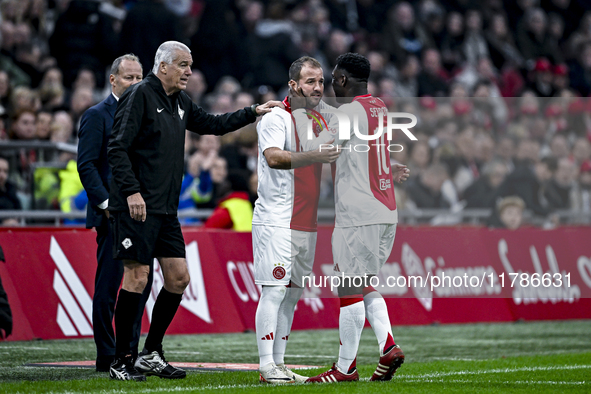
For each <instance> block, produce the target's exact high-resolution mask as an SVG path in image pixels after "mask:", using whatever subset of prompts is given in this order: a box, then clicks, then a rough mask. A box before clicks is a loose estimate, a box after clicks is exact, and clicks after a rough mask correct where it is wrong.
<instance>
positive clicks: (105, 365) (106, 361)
mask: <svg viewBox="0 0 591 394" xmlns="http://www.w3.org/2000/svg"><path fill="white" fill-rule="evenodd" d="M113 361H115V356H98V357H97V358H96V364H95V365H96V371H97V372H109V370H110V369H111V364H113Z"/></svg>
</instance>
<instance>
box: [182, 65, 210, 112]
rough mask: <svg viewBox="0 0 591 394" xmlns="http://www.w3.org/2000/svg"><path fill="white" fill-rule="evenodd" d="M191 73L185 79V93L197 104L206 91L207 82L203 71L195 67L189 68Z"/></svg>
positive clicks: (200, 101)
mask: <svg viewBox="0 0 591 394" xmlns="http://www.w3.org/2000/svg"><path fill="white" fill-rule="evenodd" d="M191 72H192V74H191V75H190V76H189V80H188V81H187V89H185V93H187V94H188V95H189V97H191V100H193V102H194V103H195V104H197V105H202V104H201V103H202V100H203V95H204V94H205V92H206V91H207V82H205V77H204V76H203V73H202V72H201V71H199V70H197V69H196V68H194V69H193V70H191Z"/></svg>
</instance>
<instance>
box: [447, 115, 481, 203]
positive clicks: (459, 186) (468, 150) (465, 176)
mask: <svg viewBox="0 0 591 394" xmlns="http://www.w3.org/2000/svg"><path fill="white" fill-rule="evenodd" d="M474 138H475V137H474V129H473V128H472V126H468V127H466V128H465V129H464V130H463V131H462V132H461V133H460V134H459V135H458V137H457V138H456V147H457V153H458V154H457V156H455V158H454V160H453V161H451V162H449V164H448V165H449V167H450V175H451V179H452V180H453V183H454V185H455V187H456V190H457V191H458V193H459V194H460V195H461V194H462V193H463V192H464V190H466V188H468V186H470V185H471V184H472V183H473V182H474V181H475V180H476V179H478V177H479V176H480V170H479V168H478V163H476V159H475V153H476V144H475V141H474Z"/></svg>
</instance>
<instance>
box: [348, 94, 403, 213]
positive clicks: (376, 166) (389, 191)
mask: <svg viewBox="0 0 591 394" xmlns="http://www.w3.org/2000/svg"><path fill="white" fill-rule="evenodd" d="M355 101H357V102H359V104H361V105H362V106H363V108H364V109H365V113H366V115H367V126H368V134H369V135H375V134H376V133H377V129H378V126H379V124H378V121H379V119H380V118H379V117H378V115H377V114H378V113H379V112H380V111H383V112H384V117H383V118H382V119H383V121H384V133H383V134H382V136H381V137H380V138H379V139H377V140H373V141H367V142H368V143H369V151H368V154H367V157H368V160H369V174H368V176H369V186H370V188H371V191H372V193H373V195H374V197H375V198H376V199H377V200H378V201H380V202H381V203H382V204H384V205H385V206H386V207H388V208H389V209H390V210H391V211H393V210H395V209H396V197H395V196H394V182H393V180H392V167H391V165H390V153H389V151H388V149H387V146H388V145H389V144H390V141H388V139H387V136H386V135H385V134H386V127H385V124H386V116H385V114H386V113H387V111H388V108H387V107H386V105H385V104H384V102H383V101H382V100H380V99H378V98H375V97H371V96H369V95H366V96H358V97H356V98H355ZM372 108H376V109H377V110H376V111H371V109H372Z"/></svg>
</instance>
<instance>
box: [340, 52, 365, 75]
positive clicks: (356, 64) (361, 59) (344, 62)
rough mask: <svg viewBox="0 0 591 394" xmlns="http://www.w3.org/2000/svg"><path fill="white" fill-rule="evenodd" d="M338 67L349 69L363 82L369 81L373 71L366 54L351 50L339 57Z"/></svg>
mask: <svg viewBox="0 0 591 394" xmlns="http://www.w3.org/2000/svg"><path fill="white" fill-rule="evenodd" d="M337 68H339V69H342V70H345V71H347V72H348V73H349V74H350V75H351V77H353V78H356V79H358V80H359V81H361V82H367V81H368V80H369V73H370V72H371V67H370V65H369V60H367V58H366V57H365V56H362V55H360V54H358V53H351V52H349V53H345V54H342V55H341V56H339V57H338V58H337Z"/></svg>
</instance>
